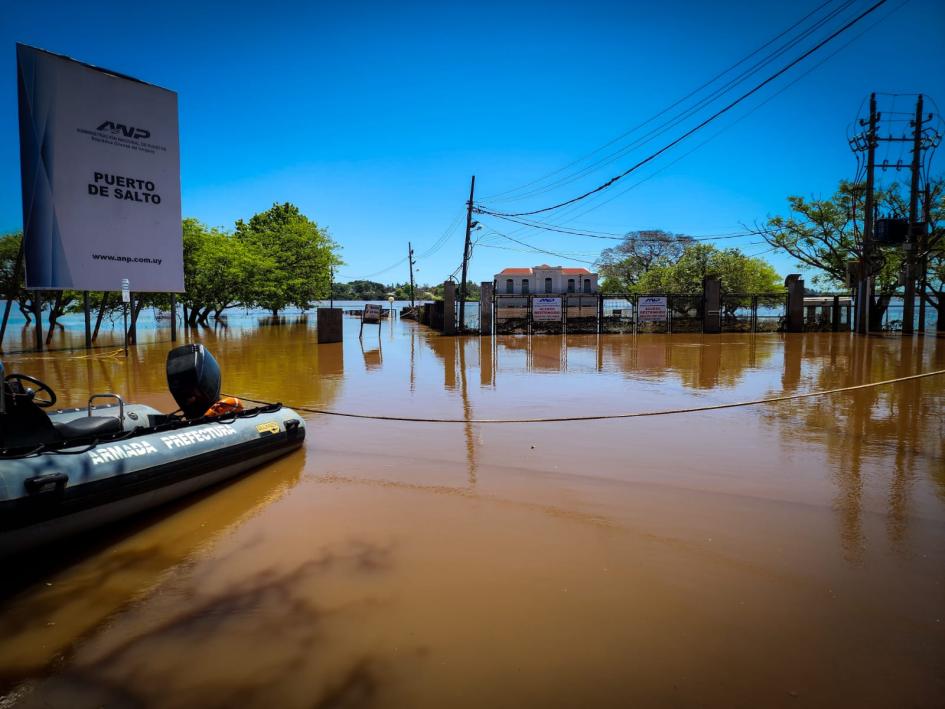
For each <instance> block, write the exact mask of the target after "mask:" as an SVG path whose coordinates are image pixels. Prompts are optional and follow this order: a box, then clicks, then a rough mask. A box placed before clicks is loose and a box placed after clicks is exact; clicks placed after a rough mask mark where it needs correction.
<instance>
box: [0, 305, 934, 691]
mask: <svg viewBox="0 0 945 709" xmlns="http://www.w3.org/2000/svg"><path fill="white" fill-rule="evenodd" d="M358 324H359V323H358V322H357V321H356V320H353V319H350V318H346V324H345V327H346V331H345V342H344V344H343V345H322V346H318V345H316V344H315V331H314V323H313V322H312V321H311V320H309V321H306V320H304V319H292V320H290V321H288V322H286V323H283V324H281V325H273V324H271V323H268V321H265V320H258V321H257V320H255V319H250V320H246V321H243V322H242V325H241V326H232V327H230V328H229V329H225V330H224V329H218V330H216V331H212V330H211V331H206V330H205V331H201V332H200V333H199V335H197V336H195V339H200V341H203V342H204V343H205V344H206V345H207V346H208V347H210V348H211V350H212V351H213V352H214V353H215V354H216V355H217V357H218V359H219V360H220V362H221V364H222V366H223V368H224V389H225V390H226V391H227V392H228V393H233V394H238V395H239V394H243V395H246V396H251V397H253V398H258V399H263V400H282V401H285V402H287V403H290V404H296V405H300V406H307V407H313V408H320V409H330V410H337V411H351V412H363V413H379V414H392V415H409V416H424V417H430V418H437V417H443V418H457V417H460V418H494V417H501V418H518V417H521V418H528V417H547V416H582V415H590V414H600V413H619V412H626V411H641V410H659V409H667V408H681V407H687V406H705V405H707V404H712V403H723V402H732V401H744V400H749V399H757V398H766V397H773V396H777V395H780V394H783V393H794V392H803V391H812V390H820V389H828V388H834V387H842V386H848V385H853V384H859V383H864V382H868V381H878V380H884V379H890V378H895V377H901V376H906V375H909V374H913V373H917V372H922V371H930V370H936V369H945V340H935V339H934V338H929V339H927V340H925V341H923V340H915V341H903V340H900V339H885V338H871V339H869V340H865V339H856V338H852V337H850V336H847V335H819V334H818V335H813V334H812V335H806V336H778V335H765V336H754V337H752V336H741V335H723V336H705V337H702V336H686V335H674V336H666V337H664V336H638V337H636V338H634V337H631V336H626V337H624V336H605V337H602V338H597V337H593V336H571V337H554V336H545V337H533V338H530V339H529V338H526V337H508V338H498V339H497V340H495V341H493V340H490V339H482V340H480V339H478V338H467V339H462V338H443V337H439V336H437V335H435V334H431V333H429V332H428V331H426V330H425V329H424V328H419V327H417V326H416V325H414V324H412V323H407V322H403V323H400V322H397V323H393V324H389V323H385V324H384V325H383V326H382V327H381V329H380V331H378V330H377V328H369V329H366V331H365V334H364V338H363V340H362V341H359V339H358ZM142 339H143V340H151V342H144V343H143V344H141V345H139V346H138V347H137V348H136V350H135V351H133V352H132V356H131V357H130V358H129V359H128V360H127V361H126V360H125V359H124V358H123V357H121V356H117V355H115V353H114V352H112V350H111V349H110V348H103V349H101V350H96V351H95V354H94V355H93V356H91V357H89V356H86V355H85V353H84V352H83V351H73V352H57V353H53V354H46V355H41V356H36V355H27V354H22V355H13V356H8V357H7V358H6V359H5V363H6V365H7V370H8V371H22V372H25V373H28V374H31V375H34V376H38V377H39V378H40V379H43V380H44V381H46V382H48V383H49V384H50V385H52V386H53V388H54V389H56V390H57V392H58V393H59V395H60V400H61V401H62V403H63V404H64V405H82V404H83V403H84V401H85V398H86V396H87V392H88V391H89V390H90V389H91V390H95V391H104V390H113V391H119V392H121V393H123V394H126V396H127V398H129V399H131V400H135V401H140V402H143V403H148V404H151V405H154V406H157V407H158V408H161V409H166V410H171V409H173V408H175V406H174V405H173V402H172V400H171V398H170V396H169V395H168V394H167V392H166V385H165V380H164V373H163V364H164V357H165V355H166V352H167V349H168V347H169V343H167V342H165V341H161V340H162V338H161V336H160V334H159V332H158V331H155V332H149V333H144V334H143V337H142ZM943 411H945V377H932V378H926V379H920V380H913V381H909V382H905V383H901V384H897V385H891V386H884V387H878V388H869V389H861V390H856V391H853V392H848V393H843V394H836V395H832V396H829V397H823V398H812V399H803V400H799V401H791V402H783V403H777V404H766V405H762V406H753V407H744V408H734V409H723V410H718V411H713V412H705V413H694V414H682V415H676V416H659V417H653V418H635V419H624V420H610V421H596V422H570V423H554V424H551V423H546V424H527V425H526V424H522V425H511V424H503V425H482V424H470V425H462V424H459V425H457V424H436V423H429V424H416V423H393V422H379V421H364V420H357V419H345V418H335V417H329V416H322V415H316V414H305V418H306V423H307V425H308V436H307V439H306V444H305V447H304V450H302V451H300V452H298V453H295V454H292V455H290V456H288V457H286V458H284V459H282V460H280V461H278V462H276V463H275V464H272V465H269V466H267V467H265V468H263V469H261V470H260V471H258V472H256V473H254V474H251V475H248V476H246V477H244V478H241V479H239V480H237V481H234V482H232V483H231V484H228V485H225V486H223V487H220V488H217V489H215V490H213V491H212V492H210V493H207V494H203V495H201V496H199V497H197V498H191V499H189V500H187V501H185V502H183V503H180V504H177V505H174V506H172V507H170V508H167V509H164V510H161V511H159V512H157V513H154V514H151V515H148V516H147V517H146V518H143V519H140V520H136V521H134V522H133V523H131V524H125V525H121V526H119V527H117V528H112V529H109V530H106V531H104V532H102V533H99V534H96V535H93V536H92V537H89V538H86V539H83V540H78V541H77V542H75V543H74V544H71V545H68V546H64V547H62V548H58V549H52V550H47V551H43V552H38V553H36V554H34V555H33V556H32V557H30V558H28V559H26V560H21V561H19V562H17V564H16V566H15V568H12V569H10V570H9V572H8V573H5V574H4V580H3V581H2V586H3V594H2V596H0V692H2V693H3V694H4V695H5V698H3V699H0V706H8V705H9V706H53V707H60V706H61V707H74V706H101V705H105V706H148V707H150V706H160V707H190V706H202V707H217V706H219V707H224V706H234V705H238V706H270V707H271V706H293V707H294V706H324V707H328V706H385V707H389V706H437V707H439V706H447V705H449V706H500V707H501V706H509V707H520V706H693V705H696V706H790V707H797V706H840V705H854V706H890V707H892V706H941V705H942V704H945V673H943V672H942V667H945V443H943V441H945V423H943Z"/></svg>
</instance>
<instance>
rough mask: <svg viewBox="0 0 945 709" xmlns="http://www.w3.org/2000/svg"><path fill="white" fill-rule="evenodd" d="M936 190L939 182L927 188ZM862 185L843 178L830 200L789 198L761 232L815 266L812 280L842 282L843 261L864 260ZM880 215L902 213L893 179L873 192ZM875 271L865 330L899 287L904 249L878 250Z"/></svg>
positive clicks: (905, 212)
mask: <svg viewBox="0 0 945 709" xmlns="http://www.w3.org/2000/svg"><path fill="white" fill-rule="evenodd" d="M932 192H933V194H935V195H936V196H938V195H941V192H942V181H941V180H939V181H937V182H936V183H935V185H934V186H933V188H932ZM865 197H866V186H865V185H864V184H862V183H853V182H847V181H842V182H840V185H839V187H838V188H837V191H836V193H835V194H834V195H833V196H832V197H830V198H829V199H823V200H819V199H809V200H805V199H804V198H803V197H796V196H791V197H788V203H789V204H790V206H791V214H790V215H789V216H787V217H781V216H775V217H770V218H769V219H768V220H767V222H766V223H765V224H764V226H763V227H762V228H761V229H760V231H761V235H762V237H763V238H764V239H765V241H767V242H768V243H769V244H771V245H772V246H774V247H777V248H779V249H783V250H784V251H786V252H787V253H789V254H790V255H791V256H793V257H794V258H796V259H797V260H798V262H799V265H800V266H801V267H809V268H813V269H815V270H816V271H819V272H820V273H818V274H817V275H816V276H815V277H814V279H813V282H814V284H815V285H821V286H827V287H830V288H842V287H845V283H846V279H847V263H848V262H850V261H863V260H864V249H863V231H862V224H863V217H864V214H865V212H864V206H865ZM874 200H875V202H876V206H877V211H878V213H879V214H882V215H884V216H890V217H900V218H907V217H908V216H909V202H908V199H907V198H906V197H904V196H903V189H902V187H901V186H900V185H899V184H898V183H894V184H892V185H890V187H888V188H886V189H879V190H875V191H874ZM877 253H878V254H879V255H878V257H874V258H876V259H877V263H876V269H875V272H874V275H875V277H876V278H875V286H876V301H875V302H874V304H873V307H872V308H870V329H878V328H879V326H880V323H881V322H882V318H883V314H884V313H885V312H886V308H887V307H888V306H889V301H890V300H891V299H892V297H893V295H894V294H895V293H896V291H897V290H898V289H899V279H900V274H901V272H902V264H903V252H902V250H901V249H898V248H896V249H889V248H885V249H881V250H879V251H877Z"/></svg>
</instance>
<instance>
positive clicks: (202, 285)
mask: <svg viewBox="0 0 945 709" xmlns="http://www.w3.org/2000/svg"><path fill="white" fill-rule="evenodd" d="M183 232H184V290H185V293H184V297H183V298H182V301H183V304H184V305H186V306H187V307H188V308H190V309H191V312H192V314H191V316H190V317H189V318H188V319H189V321H190V323H191V324H196V322H197V321H198V320H200V321H203V322H205V321H206V318H207V315H208V314H209V313H210V312H211V311H213V312H215V313H217V314H219V313H220V312H222V311H223V310H224V309H225V308H229V307H232V306H233V305H236V304H238V303H251V302H253V300H254V299H255V298H256V296H257V293H258V292H259V290H260V289H263V288H265V284H264V281H265V279H266V278H267V277H268V275H269V274H270V273H271V272H272V270H273V268H274V265H273V263H272V261H271V260H270V259H269V258H268V257H267V256H266V255H265V254H264V253H263V252H262V249H261V248H259V247H258V246H256V245H255V244H253V243H248V242H243V241H240V240H239V239H237V238H236V237H235V236H233V235H232V234H227V233H226V232H224V231H222V230H221V229H217V228H213V227H207V226H206V225H205V224H202V223H201V222H199V221H198V220H196V219H192V218H188V219H185V220H184V222H183Z"/></svg>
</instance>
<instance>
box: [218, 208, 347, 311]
mask: <svg viewBox="0 0 945 709" xmlns="http://www.w3.org/2000/svg"><path fill="white" fill-rule="evenodd" d="M235 236H236V240H237V241H239V242H240V243H241V244H243V245H244V246H246V247H247V248H248V249H250V251H251V253H253V254H254V255H255V256H261V257H262V258H263V259H264V260H263V262H260V263H259V274H258V275H259V277H258V278H254V279H253V280H254V287H253V294H252V296H253V297H252V302H253V304H254V305H257V306H259V307H261V308H265V309H267V310H270V311H272V314H273V315H277V314H278V312H279V311H280V310H282V309H283V308H286V307H289V306H296V307H298V308H302V309H303V310H304V309H306V308H310V307H312V305H313V304H314V302H315V301H316V300H321V299H325V298H328V295H329V293H328V290H329V282H330V274H329V270H330V268H331V267H332V266H338V265H341V263H342V261H341V259H340V258H339V256H338V255H337V251H338V249H339V248H340V247H339V246H338V244H336V243H335V242H334V241H332V240H331V238H330V237H329V235H328V232H327V231H326V230H324V229H322V228H321V227H319V226H318V225H317V224H316V223H315V222H313V221H312V220H311V219H309V218H308V217H306V216H305V215H303V214H302V213H301V212H300V211H299V208H298V207H296V206H295V205H293V204H289V203H288V202H286V203H284V204H274V205H272V208H271V209H269V210H267V211H265V212H260V213H259V214H255V215H253V216H252V217H251V218H250V220H249V221H248V222H244V221H243V220H242V219H240V220H239V221H237V222H236V234H235Z"/></svg>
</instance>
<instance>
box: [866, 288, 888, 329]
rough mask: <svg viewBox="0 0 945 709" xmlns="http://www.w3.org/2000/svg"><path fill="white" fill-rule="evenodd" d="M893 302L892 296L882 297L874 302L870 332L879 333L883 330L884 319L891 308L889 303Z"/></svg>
mask: <svg viewBox="0 0 945 709" xmlns="http://www.w3.org/2000/svg"><path fill="white" fill-rule="evenodd" d="M890 300H892V295H891V294H886V295H880V296H879V297H877V298H876V299H875V300H874V301H873V307H872V308H870V332H878V331H880V330H882V329H883V317H884V316H885V315H886V310H887V309H888V308H889V301H890Z"/></svg>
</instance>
